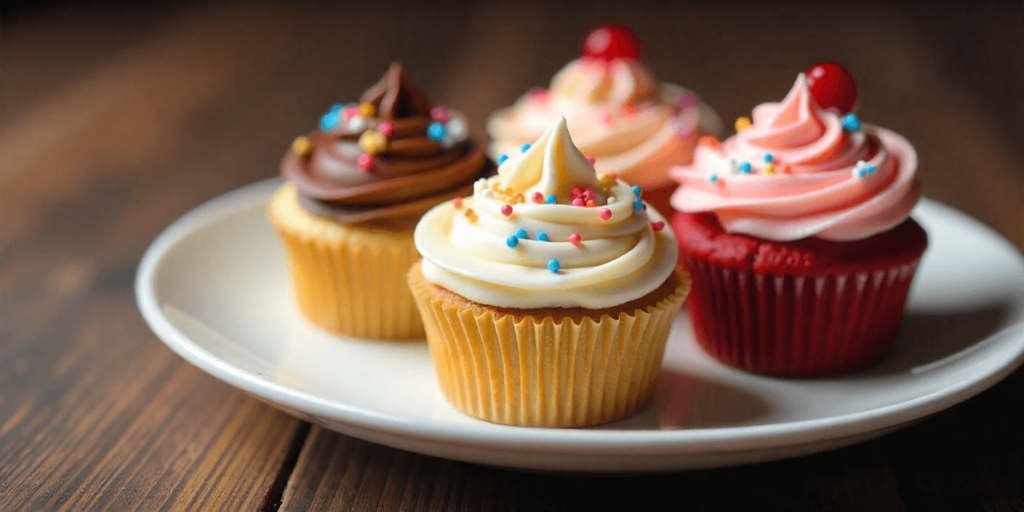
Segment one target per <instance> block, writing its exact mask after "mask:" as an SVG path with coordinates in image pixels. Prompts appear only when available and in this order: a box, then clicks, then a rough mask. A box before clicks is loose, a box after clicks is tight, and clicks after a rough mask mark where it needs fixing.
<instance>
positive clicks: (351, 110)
mask: <svg viewBox="0 0 1024 512" xmlns="http://www.w3.org/2000/svg"><path fill="white" fill-rule="evenodd" d="M341 115H342V116H343V117H344V119H345V121H348V120H350V119H352V118H353V117H356V116H358V115H359V108H358V107H355V106H352V105H350V106H347V107H345V110H343V111H342V112H341Z"/></svg>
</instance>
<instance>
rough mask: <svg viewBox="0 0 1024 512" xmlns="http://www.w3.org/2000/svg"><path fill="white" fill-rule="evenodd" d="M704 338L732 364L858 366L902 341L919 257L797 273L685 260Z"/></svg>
mask: <svg viewBox="0 0 1024 512" xmlns="http://www.w3.org/2000/svg"><path fill="white" fill-rule="evenodd" d="M681 260H682V262H683V264H684V266H685V267H686V268H687V269H688V270H689V271H690V273H691V274H692V275H693V280H694V284H693V291H692V293H691V294H690V297H689V299H688V300H687V309H688V310H689V313H690V318H691V320H692V322H693V327H694V333H695V335H696V337H697V341H698V342H699V343H700V345H701V346H703V347H704V349H705V350H706V351H707V352H708V353H710V354H711V355H712V356H714V357H715V358H716V359H718V360H720V361H722V362H723V363H725V364H728V365H730V366H736V367H738V368H742V369H745V370H749V371H753V372H757V373H764V374H772V375H786V376H813V375H824V374H831V373H839V372H843V371H847V370H852V369H855V368H857V367H860V366H863V365H865V364H867V363H870V362H872V361H874V360H876V359H878V358H879V357H881V356H882V355H883V354H884V353H885V352H886V351H887V350H888V349H889V348H890V346H891V345H892V343H893V341H895V338H896V335H897V334H898V332H899V328H900V323H901V321H902V319H903V313H904V305H905V303H906V300H907V294H908V292H909V290H910V284H911V281H912V279H913V277H914V273H915V271H916V269H917V265H918V262H919V261H920V258H915V259H913V260H910V261H907V262H904V263H901V264H897V265H893V266H891V267H888V268H882V269H872V270H859V271H851V272H839V273H829V274H820V275H807V276H791V275H781V276H776V275H770V274H758V273H756V272H753V271H752V270H736V269H734V268H730V267H725V266H722V265H717V264H715V263H711V262H709V261H706V260H703V259H699V258H696V257H694V256H693V255H690V254H683V256H682V258H681Z"/></svg>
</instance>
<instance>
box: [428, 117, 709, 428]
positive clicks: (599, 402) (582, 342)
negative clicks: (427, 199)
mask: <svg viewBox="0 0 1024 512" xmlns="http://www.w3.org/2000/svg"><path fill="white" fill-rule="evenodd" d="M641 194H642V190H641V188H640V187H637V186H632V187H631V186H630V185H628V184H627V183H626V182H624V181H622V180H621V179H615V178H612V177H610V176H609V175H607V174H604V175H601V176H600V177H599V176H598V173H597V171H596V170H595V169H594V166H593V165H592V164H591V163H590V162H589V161H587V159H586V157H584V156H583V154H582V153H580V151H579V150H578V149H577V148H576V146H574V145H573V142H572V140H571V139H570V137H569V131H568V129H567V127H566V121H565V119H564V118H560V119H558V120H557V121H556V122H555V123H554V125H553V126H551V127H550V128H549V129H548V130H547V131H546V132H545V133H544V134H543V135H542V136H541V137H540V139H538V140H537V141H536V143H534V144H533V145H532V146H531V145H530V144H525V145H523V146H522V148H521V150H520V151H516V154H515V155H511V156H509V158H508V159H506V160H505V161H504V162H503V163H502V164H501V165H500V166H499V167H498V175H497V176H495V177H492V178H488V179H481V180H479V181H477V182H476V185H475V186H474V190H473V195H472V196H471V197H467V198H462V199H454V200H452V201H449V202H446V203H444V204H441V205H440V206H437V207H436V208H434V209H432V210H431V211H429V212H427V214H426V215H424V216H423V220H421V221H420V223H419V225H417V226H416V247H417V249H419V251H420V253H421V254H422V255H423V260H422V262H421V263H420V264H417V265H415V266H413V268H412V270H411V271H410V273H409V284H410V286H411V288H412V292H413V295H414V296H415V298H416V303H417V305H418V306H419V309H420V312H421V313H422V315H423V322H424V324H425V325H426V330H427V343H428V345H429V346H430V353H431V358H432V360H433V362H434V366H435V369H436V371H437V376H438V380H439V382H440V388H441V391H442V393H443V394H444V397H445V398H446V399H447V400H448V402H449V403H451V404H452V405H453V406H454V407H455V408H457V409H458V410H460V411H462V412H464V413H466V414H468V415H471V416H474V417H476V418H480V419H484V420H487V421H491V422H495V423H503V424H509V425H523V426H535V427H580V426H586V425H595V424H599V423H605V422H608V421H612V420H615V419H618V418H621V417H623V416H626V415H628V414H630V413H632V412H634V411H636V410H637V409H639V408H640V407H642V406H643V405H644V404H645V403H647V402H648V401H649V400H650V399H651V397H652V396H653V394H654V390H655V383H656V381H657V377H658V371H659V367H660V365H661V357H662V352H663V350H664V346H665V341H666V339H667V337H668V333H669V328H670V327H671V325H672V320H673V318H674V317H675V315H676V313H677V312H678V311H679V308H680V307H682V303H683V299H684V297H685V296H686V293H687V292H688V290H689V277H688V276H687V275H686V274H685V273H684V272H682V271H677V270H676V260H677V258H678V249H677V247H676V241H675V237H674V236H673V234H672V232H671V230H670V229H664V228H665V227H666V226H665V221H664V220H663V219H662V217H661V216H660V215H659V214H658V213H657V212H656V211H654V210H653V209H648V208H646V207H645V205H644V203H643V201H642V200H641V199H640V195H641Z"/></svg>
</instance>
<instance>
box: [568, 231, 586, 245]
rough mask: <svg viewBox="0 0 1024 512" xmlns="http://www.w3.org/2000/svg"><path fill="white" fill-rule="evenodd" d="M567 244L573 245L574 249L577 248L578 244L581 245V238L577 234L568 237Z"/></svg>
mask: <svg viewBox="0 0 1024 512" xmlns="http://www.w3.org/2000/svg"><path fill="white" fill-rule="evenodd" d="M569 243H570V244H572V245H575V246H576V247H579V246H580V244H581V243H583V238H582V237H580V234H579V233H573V234H571V235H569Z"/></svg>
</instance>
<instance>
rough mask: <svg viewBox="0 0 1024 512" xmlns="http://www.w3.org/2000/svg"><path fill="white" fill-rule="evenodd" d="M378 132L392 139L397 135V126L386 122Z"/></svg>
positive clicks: (379, 127)
mask: <svg viewBox="0 0 1024 512" xmlns="http://www.w3.org/2000/svg"><path fill="white" fill-rule="evenodd" d="M377 131H378V132H380V133H381V135H383V136H385V137H388V138H390V137H391V136H392V135H394V134H395V125H393V124H391V123H389V122H387V121H385V122H383V123H381V124H380V125H379V126H377Z"/></svg>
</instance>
